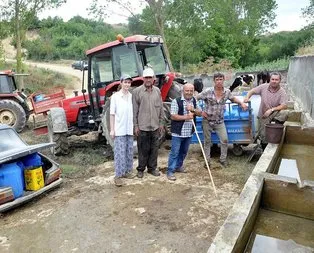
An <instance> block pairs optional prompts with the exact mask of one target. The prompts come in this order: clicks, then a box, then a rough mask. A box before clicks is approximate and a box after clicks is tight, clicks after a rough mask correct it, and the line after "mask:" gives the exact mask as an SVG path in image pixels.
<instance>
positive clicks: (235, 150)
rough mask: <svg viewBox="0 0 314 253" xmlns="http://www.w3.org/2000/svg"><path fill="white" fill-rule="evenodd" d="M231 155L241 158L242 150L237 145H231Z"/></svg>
mask: <svg viewBox="0 0 314 253" xmlns="http://www.w3.org/2000/svg"><path fill="white" fill-rule="evenodd" d="M232 153H233V154H234V155H235V156H241V155H242V154H243V148H242V147H241V145H239V144H233V148H232Z"/></svg>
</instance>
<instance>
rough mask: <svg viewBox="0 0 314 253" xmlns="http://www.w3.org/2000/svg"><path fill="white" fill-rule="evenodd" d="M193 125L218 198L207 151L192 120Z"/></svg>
mask: <svg viewBox="0 0 314 253" xmlns="http://www.w3.org/2000/svg"><path fill="white" fill-rule="evenodd" d="M192 123H193V127H194V129H195V134H196V137H197V140H198V143H199V144H200V146H201V150H202V153H203V157H204V159H205V163H206V167H207V170H208V173H209V176H210V180H211V182H212V185H213V188H214V192H215V196H216V197H218V195H217V191H216V187H215V183H214V179H213V177H212V173H211V172H210V169H209V165H208V161H207V159H206V155H205V151H204V149H203V145H202V142H201V140H200V137H199V135H198V132H197V129H196V126H195V122H194V120H192Z"/></svg>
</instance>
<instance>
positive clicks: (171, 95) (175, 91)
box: [166, 81, 182, 102]
mask: <svg viewBox="0 0 314 253" xmlns="http://www.w3.org/2000/svg"><path fill="white" fill-rule="evenodd" d="M181 91H182V85H181V84H179V83H178V82H176V81H173V82H172V85H171V87H170V89H169V91H168V94H167V97H166V102H171V101H172V100H173V99H176V98H177V97H180V96H181Z"/></svg>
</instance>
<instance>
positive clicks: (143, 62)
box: [87, 35, 169, 117]
mask: <svg viewBox="0 0 314 253" xmlns="http://www.w3.org/2000/svg"><path fill="white" fill-rule="evenodd" d="M87 56H88V59H89V64H88V65H89V72H88V73H89V74H88V92H89V94H90V100H91V101H92V100H94V103H91V105H92V109H93V111H94V113H95V114H96V115H95V116H96V117H97V116H98V115H100V113H101V112H102V109H101V107H99V106H95V104H96V105H102V104H103V103H105V102H106V99H107V98H109V97H110V96H111V95H112V93H113V92H115V91H117V89H118V87H119V84H120V82H119V79H120V76H121V75H123V74H128V75H130V76H131V77H132V78H133V82H132V86H139V85H141V84H142V83H143V79H142V74H143V70H144V68H146V67H151V68H153V70H154V72H155V75H156V82H155V85H156V86H158V87H159V88H162V85H163V84H164V83H165V77H166V74H167V73H168V72H169V64H168V61H167V59H166V57H165V53H164V49H163V41H162V39H161V37H160V36H156V35H149V36H145V35H134V36H131V37H127V38H123V37H122V36H121V35H118V37H117V40H116V41H113V42H109V43H106V44H104V45H101V46H98V47H96V48H93V49H91V50H88V51H87ZM98 109H99V110H98Z"/></svg>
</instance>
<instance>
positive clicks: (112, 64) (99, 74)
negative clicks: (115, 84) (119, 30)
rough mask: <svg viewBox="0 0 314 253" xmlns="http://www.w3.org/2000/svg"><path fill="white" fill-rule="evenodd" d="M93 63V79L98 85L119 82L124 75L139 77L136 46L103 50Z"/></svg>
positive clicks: (94, 57)
mask: <svg viewBox="0 0 314 253" xmlns="http://www.w3.org/2000/svg"><path fill="white" fill-rule="evenodd" d="M91 62H92V64H91V71H92V72H91V77H92V78H93V80H94V82H95V83H97V84H99V83H103V84H106V83H110V82H112V81H116V80H119V79H120V76H121V75H122V74H128V75H130V76H132V77H134V76H138V67H137V58H136V52H135V48H134V44H129V45H120V46H117V47H114V48H108V49H106V50H103V51H101V52H100V53H98V54H97V55H94V56H93V57H92V61H91Z"/></svg>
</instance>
